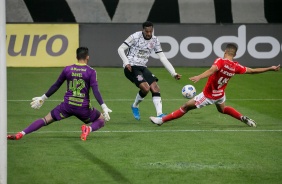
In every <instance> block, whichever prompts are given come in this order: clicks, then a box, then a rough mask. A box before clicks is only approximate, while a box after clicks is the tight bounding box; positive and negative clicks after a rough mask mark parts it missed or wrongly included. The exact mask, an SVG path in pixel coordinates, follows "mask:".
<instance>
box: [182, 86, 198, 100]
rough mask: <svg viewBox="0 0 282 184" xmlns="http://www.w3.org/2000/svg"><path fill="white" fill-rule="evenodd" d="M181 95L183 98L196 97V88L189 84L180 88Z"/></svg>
mask: <svg viewBox="0 0 282 184" xmlns="http://www.w3.org/2000/svg"><path fill="white" fill-rule="evenodd" d="M182 95H183V96H184V97H185V98H193V97H194V96H195V95H196V88H195V87H194V86H193V85H191V84H188V85H185V86H184V87H183V88H182Z"/></svg>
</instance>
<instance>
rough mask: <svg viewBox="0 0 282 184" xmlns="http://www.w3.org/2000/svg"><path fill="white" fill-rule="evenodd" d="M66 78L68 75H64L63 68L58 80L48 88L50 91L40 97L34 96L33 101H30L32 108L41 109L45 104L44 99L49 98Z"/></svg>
mask: <svg viewBox="0 0 282 184" xmlns="http://www.w3.org/2000/svg"><path fill="white" fill-rule="evenodd" d="M65 80H66V77H65V75H64V70H63V71H62V73H61V74H60V76H59V78H58V79H57V81H56V82H55V83H54V84H53V85H52V86H51V87H50V88H49V89H48V91H47V92H46V93H45V94H43V95H42V96H40V97H34V98H32V102H31V103H30V105H31V108H33V109H39V108H40V107H41V106H42V105H43V103H44V101H45V100H47V99H48V98H49V97H50V96H52V95H53V94H54V93H55V92H56V91H57V90H58V89H59V88H60V87H61V86H62V84H63V83H64V81H65Z"/></svg>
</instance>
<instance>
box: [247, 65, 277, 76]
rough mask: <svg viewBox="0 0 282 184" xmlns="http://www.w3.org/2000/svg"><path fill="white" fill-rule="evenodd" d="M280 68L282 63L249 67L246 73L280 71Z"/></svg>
mask: <svg viewBox="0 0 282 184" xmlns="http://www.w3.org/2000/svg"><path fill="white" fill-rule="evenodd" d="M278 70H280V64H279V65H277V66H270V67H266V68H248V67H247V70H246V74H257V73H263V72H268V71H278Z"/></svg>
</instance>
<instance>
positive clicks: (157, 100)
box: [150, 82, 164, 117]
mask: <svg viewBox="0 0 282 184" xmlns="http://www.w3.org/2000/svg"><path fill="white" fill-rule="evenodd" d="M150 90H151V93H152V100H153V103H154V106H155V109H156V112H157V116H159V117H162V116H164V114H163V105H162V98H161V93H160V88H159V86H158V84H157V82H153V83H152V84H151V85H150Z"/></svg>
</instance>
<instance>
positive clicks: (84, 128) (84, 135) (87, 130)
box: [80, 125, 90, 141]
mask: <svg viewBox="0 0 282 184" xmlns="http://www.w3.org/2000/svg"><path fill="white" fill-rule="evenodd" d="M81 131H82V132H81V135H80V139H81V140H83V141H86V139H87V136H88V135H89V133H90V127H89V126H86V125H82V126H81Z"/></svg>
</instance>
